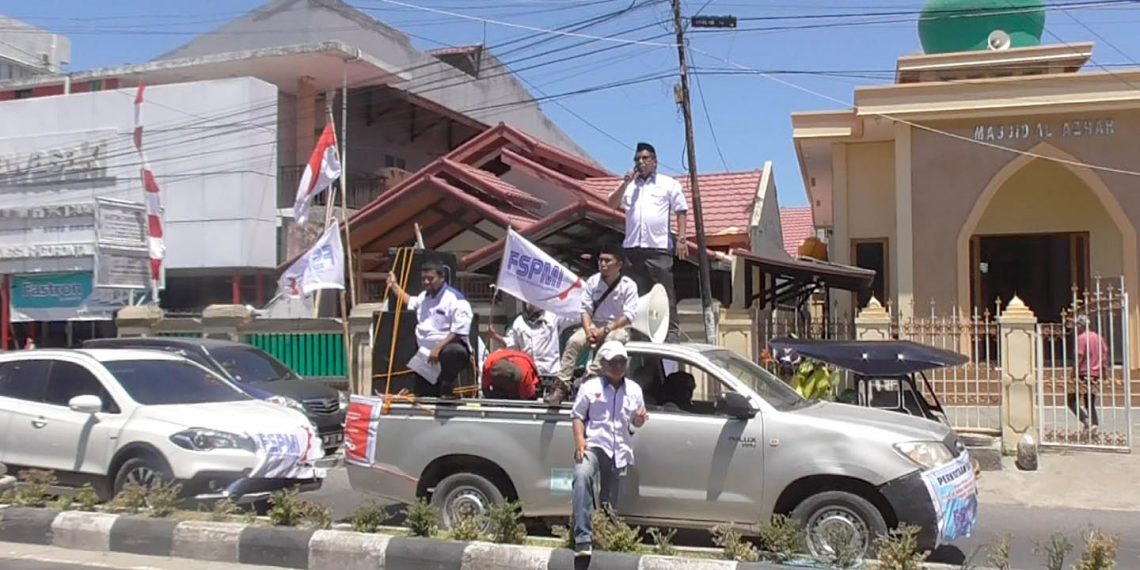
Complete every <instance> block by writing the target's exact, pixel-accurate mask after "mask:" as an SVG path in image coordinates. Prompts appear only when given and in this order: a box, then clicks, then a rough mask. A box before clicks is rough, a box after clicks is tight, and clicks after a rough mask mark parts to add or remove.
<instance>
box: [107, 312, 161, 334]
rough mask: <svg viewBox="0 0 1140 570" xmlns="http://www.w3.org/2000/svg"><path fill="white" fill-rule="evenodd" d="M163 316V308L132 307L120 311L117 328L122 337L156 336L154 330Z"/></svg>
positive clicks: (116, 318)
mask: <svg viewBox="0 0 1140 570" xmlns="http://www.w3.org/2000/svg"><path fill="white" fill-rule="evenodd" d="M163 316H164V313H163V311H162V308H161V307H159V306H157V305H137V306H135V305H132V306H129V307H123V308H122V309H119V312H118V313H117V314H116V315H115V326H116V327H117V328H118V330H119V336H120V337H135V336H154V329H155V327H157V326H158V323H160V322H162V318H163Z"/></svg>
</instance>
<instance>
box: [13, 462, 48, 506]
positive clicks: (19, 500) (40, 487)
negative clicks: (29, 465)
mask: <svg viewBox="0 0 1140 570" xmlns="http://www.w3.org/2000/svg"><path fill="white" fill-rule="evenodd" d="M16 478H17V479H19V481H20V483H19V484H18V485H16V486H15V487H13V488H11V489H8V490H7V491H5V492H4V495H3V496H0V502H2V503H7V504H9V505H12V506H13V507H42V506H45V505H46V504H47V497H48V496H49V495H48V494H49V493H50V492H51V487H52V486H54V485H55V484H56V483H57V482H58V481H56V478H55V473H53V472H51V471H44V470H42V469H23V470H21V471H20V472H19V473H18V474H17V475H16Z"/></svg>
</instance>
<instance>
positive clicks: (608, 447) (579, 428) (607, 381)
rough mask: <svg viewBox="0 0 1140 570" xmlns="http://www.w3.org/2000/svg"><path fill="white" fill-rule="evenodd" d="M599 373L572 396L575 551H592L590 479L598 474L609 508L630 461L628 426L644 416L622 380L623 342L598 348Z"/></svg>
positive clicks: (634, 390) (633, 388) (637, 391)
mask: <svg viewBox="0 0 1140 570" xmlns="http://www.w3.org/2000/svg"><path fill="white" fill-rule="evenodd" d="M598 360H599V361H600V362H601V375H600V376H596V375H591V376H590V377H589V378H588V379H587V380H586V381H585V382H583V383H582V386H581V388H579V389H578V397H577V398H575V400H574V407H573V409H572V411H571V412H570V415H571V417H573V418H574V484H573V495H574V499H573V512H574V553H575V556H589V555H590V554H591V553H592V552H593V539H594V526H593V521H592V520H591V517H592V516H593V513H594V508H595V504H594V480H595V479H596V478H599V477H600V478H601V481H600V483H601V496H600V498H601V502H602V504H603V505H606V506H609V507H611V508H612V507H613V506H615V505H616V504H617V500H618V497H619V493H618V491H619V484H620V482H621V476H622V475H624V473H625V469H626V467H628V466H629V465H630V464H632V463H633V446H632V445H631V443H630V437H631V436H632V435H633V428H635V427H641V426H642V425H644V424H645V422H646V420H648V419H649V414H648V413H647V412H646V411H645V398H644V397H643V396H642V393H641V386H638V385H637V383H636V382H627V381H626V379H625V374H626V371H627V370H628V369H629V354H628V353H627V352H626V350H625V345H624V344H622V343H621V342H618V341H614V340H611V341H607V342H606V343H605V344H603V345H602V347H601V348H600V349H598Z"/></svg>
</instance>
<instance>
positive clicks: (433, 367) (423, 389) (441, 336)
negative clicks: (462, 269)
mask: <svg viewBox="0 0 1140 570" xmlns="http://www.w3.org/2000/svg"><path fill="white" fill-rule="evenodd" d="M420 278H421V279H422V280H423V287H424V290H423V291H421V292H420V294H419V295H416V296H415V297H412V296H410V295H408V293H407V292H406V291H404V290H403V289H401V288H400V285H399V284H397V283H396V277H395V275H393V274H392V273H389V274H388V290H389V291H392V292H393V293H395V294H396V295H397V296H399V297H400V300H401V302H403V303H404V304H405V305H406V306H407V308H408V310H410V311H415V312H416V344H417V345H418V346H419V348H420V353H424V352H426V353H427V355H426V362H427V364H428V368H430V370H429V369H420V370H416V385H415V394H416V395H417V396H436V397H439V398H444V399H454V398H456V395H455V393H454V388H455V380H456V379H457V378H458V376H459V374H460V372H462V371H463V370H465V369H469V368H470V366H471V344H470V343H471V339H470V338H469V336H470V333H471V313H472V311H471V304H470V303H468V302H467V299H466V298H465V297H464V296H463V293H460V292H459V291H458V290H457V289H455V288H454V287H452V286H450V285H448V284H447V280H446V277H445V272H444V268H443V265H440V264H439V263H435V262H430V261H429V262H427V263H425V264H424V266H423V269H422V270H421V273H420ZM416 361H417V358H416V357H413V358H412V362H409V363H408V366H409V367H411V368H413V370H415V369H416V368H417V366H416V365H414V364H413V363H414V362H416Z"/></svg>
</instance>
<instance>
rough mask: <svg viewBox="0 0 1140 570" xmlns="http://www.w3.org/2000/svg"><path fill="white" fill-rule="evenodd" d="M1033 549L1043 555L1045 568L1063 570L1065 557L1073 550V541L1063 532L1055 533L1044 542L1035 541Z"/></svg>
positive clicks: (1046, 569)
mask: <svg viewBox="0 0 1140 570" xmlns="http://www.w3.org/2000/svg"><path fill="white" fill-rule="evenodd" d="M1033 550H1034V551H1035V552H1036V553H1037V554H1039V555H1041V556H1044V557H1045V570H1063V568H1064V567H1065V558H1067V557H1068V556H1069V553H1070V552H1072V551H1073V543H1071V542H1069V539H1067V538H1065V536H1064V535H1063V534H1060V533H1055V534H1053V535H1052V536H1050V537H1049V540H1047V541H1045V542H1044V543H1040V542H1039V543H1037V546H1035V547H1034V548H1033Z"/></svg>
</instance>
